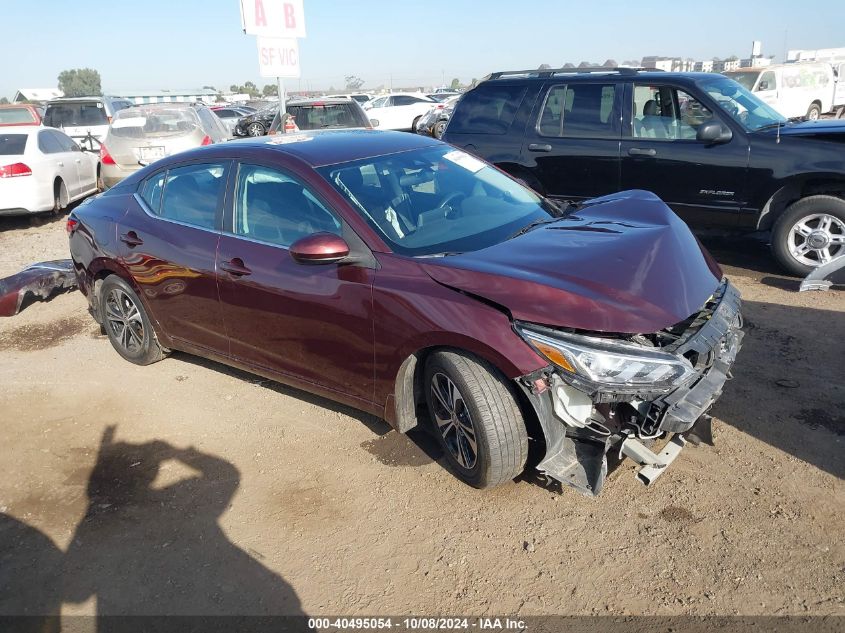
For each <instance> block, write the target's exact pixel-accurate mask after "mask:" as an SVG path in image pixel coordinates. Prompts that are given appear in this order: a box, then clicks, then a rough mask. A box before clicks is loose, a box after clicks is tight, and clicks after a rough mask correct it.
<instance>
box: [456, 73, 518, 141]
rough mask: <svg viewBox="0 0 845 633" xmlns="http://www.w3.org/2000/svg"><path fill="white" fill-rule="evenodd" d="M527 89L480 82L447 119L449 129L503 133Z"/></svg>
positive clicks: (460, 132)
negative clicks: (450, 117)
mask: <svg viewBox="0 0 845 633" xmlns="http://www.w3.org/2000/svg"><path fill="white" fill-rule="evenodd" d="M527 90H528V87H527V86H524V85H502V84H497V83H495V82H488V83H484V84H481V85H480V86H479V87H478V88H475V89H474V90H471V91H470V92H468V93H467V94H465V95H464V97H463V99H461V104H460V107H458V108H456V109H455V112H454V113H453V114H452V120H451V121H450V122H449V132H450V133H452V132H457V133H458V134H505V133H506V132H507V131H508V128H510V126H511V123H513V120H514V117H515V116H516V112H517V110H518V109H519V106H520V104H521V103H522V99H523V98H524V97H525V93H526V91H527Z"/></svg>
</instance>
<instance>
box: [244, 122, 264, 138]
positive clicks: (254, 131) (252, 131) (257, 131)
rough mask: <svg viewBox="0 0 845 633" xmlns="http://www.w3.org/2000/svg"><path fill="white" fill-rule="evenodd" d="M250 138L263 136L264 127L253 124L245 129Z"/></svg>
mask: <svg viewBox="0 0 845 633" xmlns="http://www.w3.org/2000/svg"><path fill="white" fill-rule="evenodd" d="M246 133H247V134H249V135H250V136H264V127H262V125H261V124H260V123H253V124H252V125H250V126H249V127H248V128H247V129H246Z"/></svg>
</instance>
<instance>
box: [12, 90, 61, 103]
mask: <svg viewBox="0 0 845 633" xmlns="http://www.w3.org/2000/svg"><path fill="white" fill-rule="evenodd" d="M63 96H64V93H63V92H62V91H61V90H59V89H58V88H20V89H18V91H17V92H16V93H15V96H14V97H13V98H12V103H22V102H24V101H31V102H37V103H42V102H47V101H49V100H50V99H57V98H58V97H63Z"/></svg>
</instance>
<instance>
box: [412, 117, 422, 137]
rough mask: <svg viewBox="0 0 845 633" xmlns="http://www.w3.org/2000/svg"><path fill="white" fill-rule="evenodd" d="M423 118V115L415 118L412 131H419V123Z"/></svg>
mask: <svg viewBox="0 0 845 633" xmlns="http://www.w3.org/2000/svg"><path fill="white" fill-rule="evenodd" d="M421 118H422V116H418V117H416V118H415V119H414V122H413V123H411V132H413V133H414V134H416V133H417V123H419V122H420V119H421Z"/></svg>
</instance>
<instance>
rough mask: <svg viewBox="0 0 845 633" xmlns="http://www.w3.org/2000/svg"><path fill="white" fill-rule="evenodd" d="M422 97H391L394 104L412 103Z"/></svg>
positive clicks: (419, 100)
mask: <svg viewBox="0 0 845 633" xmlns="http://www.w3.org/2000/svg"><path fill="white" fill-rule="evenodd" d="M421 101H423V99H417V97H410V96H408V95H396V96H395V97H393V103H392V105H395V106H404V105H413V104H415V103H420V102H421Z"/></svg>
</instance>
